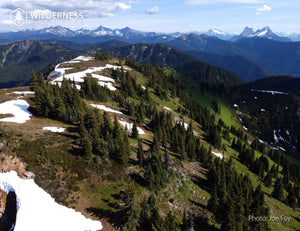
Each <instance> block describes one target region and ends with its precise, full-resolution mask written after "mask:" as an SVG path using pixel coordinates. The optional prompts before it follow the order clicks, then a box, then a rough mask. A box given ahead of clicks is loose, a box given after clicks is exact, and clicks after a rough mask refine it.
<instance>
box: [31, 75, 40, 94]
mask: <svg viewBox="0 0 300 231" xmlns="http://www.w3.org/2000/svg"><path fill="white" fill-rule="evenodd" d="M38 83H39V80H38V77H37V76H36V74H35V72H34V70H32V72H31V80H30V90H31V91H36V88H37V86H38Z"/></svg>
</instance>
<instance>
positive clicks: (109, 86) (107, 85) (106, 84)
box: [98, 81, 117, 91]
mask: <svg viewBox="0 0 300 231" xmlns="http://www.w3.org/2000/svg"><path fill="white" fill-rule="evenodd" d="M98 84H99V85H100V86H101V87H107V88H108V89H109V90H111V91H116V90H117V88H115V87H114V86H113V85H112V84H111V83H106V82H102V81H98Z"/></svg>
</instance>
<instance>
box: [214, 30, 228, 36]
mask: <svg viewBox="0 0 300 231" xmlns="http://www.w3.org/2000/svg"><path fill="white" fill-rule="evenodd" d="M212 31H213V32H214V33H216V34H220V35H226V34H225V33H224V32H223V31H220V30H218V29H212Z"/></svg>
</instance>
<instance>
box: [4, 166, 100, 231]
mask: <svg viewBox="0 0 300 231" xmlns="http://www.w3.org/2000/svg"><path fill="white" fill-rule="evenodd" d="M0 188H1V189H2V190H3V191H5V192H6V193H8V192H9V191H14V192H15V193H16V196H17V209H18V213H17V220H16V224H15V229H14V231H29V230H30V231H41V230H43V231H53V230H55V231H65V230H72V231H86V230H89V231H98V230H101V229H102V224H101V222H100V221H93V220H91V219H88V218H86V217H84V216H83V215H82V214H81V213H79V212H76V211H75V210H74V209H70V208H67V207H64V206H62V205H59V204H57V203H56V202H55V200H54V199H53V198H52V197H51V196H50V195H49V194H48V193H47V192H45V191H44V190H43V189H42V188H40V187H39V186H38V185H37V184H36V183H35V182H34V180H33V179H29V180H24V179H21V178H20V177H18V175H17V173H16V172H15V171H11V172H8V173H0Z"/></svg>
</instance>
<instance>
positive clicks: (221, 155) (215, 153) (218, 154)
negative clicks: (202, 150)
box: [211, 151, 223, 159]
mask: <svg viewBox="0 0 300 231" xmlns="http://www.w3.org/2000/svg"><path fill="white" fill-rule="evenodd" d="M211 153H212V154H214V155H215V156H217V157H219V158H221V159H222V158H223V154H221V153H218V152H214V151H212V152H211Z"/></svg>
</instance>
